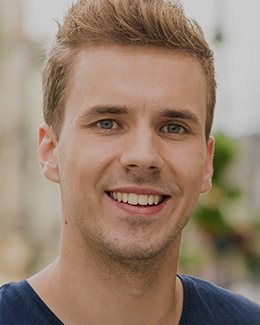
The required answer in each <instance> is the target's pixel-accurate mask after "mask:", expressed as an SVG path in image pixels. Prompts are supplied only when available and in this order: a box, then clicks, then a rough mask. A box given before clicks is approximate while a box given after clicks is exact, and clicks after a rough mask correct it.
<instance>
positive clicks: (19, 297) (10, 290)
mask: <svg viewBox="0 0 260 325" xmlns="http://www.w3.org/2000/svg"><path fill="white" fill-rule="evenodd" d="M23 286H24V282H23V281H22V282H19V283H15V282H11V283H7V284H5V285H3V286H1V287H0V324H9V323H10V322H11V321H15V317H16V316H17V315H18V314H20V310H23V308H24V304H26V296H24V292H23Z"/></svg>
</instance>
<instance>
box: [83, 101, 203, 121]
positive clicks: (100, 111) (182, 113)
mask: <svg viewBox="0 0 260 325" xmlns="http://www.w3.org/2000/svg"><path fill="white" fill-rule="evenodd" d="M133 110H134V111H136V110H138V108H136V107H134V108H133V107H128V106H125V105H120V106H116V105H115V106H113V105H95V106H92V107H90V108H89V109H88V110H87V111H86V112H85V113H84V114H83V116H82V118H83V119H84V117H88V116H91V115H93V116H96V115H106V114H115V115H127V114H129V113H130V111H133ZM158 113H159V116H160V117H162V118H175V119H176V118H177V119H182V120H188V121H191V122H192V123H195V124H199V119H198V117H197V115H196V114H194V113H192V112H190V111H189V110H187V109H183V108H176V109H163V110H161V111H160V110H159V111H158Z"/></svg>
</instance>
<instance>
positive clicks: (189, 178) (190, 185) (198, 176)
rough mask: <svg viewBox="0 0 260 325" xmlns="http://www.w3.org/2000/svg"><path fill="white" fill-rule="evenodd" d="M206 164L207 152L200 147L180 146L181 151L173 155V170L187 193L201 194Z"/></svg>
mask: <svg viewBox="0 0 260 325" xmlns="http://www.w3.org/2000/svg"><path fill="white" fill-rule="evenodd" d="M191 149H192V150H191ZM204 164H205V152H204V150H203V149H202V148H201V147H199V146H191V145H189V144H187V145H184V144H180V146H179V150H176V151H175V152H174V153H173V154H172V155H171V166H172V170H173V172H174V173H175V176H176V178H177V179H178V180H179V183H180V186H181V187H182V188H183V190H185V191H192V192H196V191H198V192H199V190H200V186H201V183H202V179H203V173H204Z"/></svg>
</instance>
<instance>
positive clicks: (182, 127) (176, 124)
mask: <svg viewBox="0 0 260 325" xmlns="http://www.w3.org/2000/svg"><path fill="white" fill-rule="evenodd" d="M172 125H174V127H175V128H176V127H177V128H178V129H179V130H180V129H181V131H179V132H168V131H163V132H165V133H170V134H182V133H186V132H187V128H186V127H184V126H183V125H181V124H178V123H168V124H166V125H164V126H163V127H162V128H161V130H163V129H164V128H167V127H170V126H172Z"/></svg>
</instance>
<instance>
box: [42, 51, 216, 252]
mask: <svg viewBox="0 0 260 325" xmlns="http://www.w3.org/2000/svg"><path fill="white" fill-rule="evenodd" d="M206 93H207V88H206V81H205V77H204V74H203V70H202V68H201V66H200V64H199V62H198V61H197V60H196V59H195V58H194V57H192V56H189V55H187V54H183V53H178V52H173V51H170V50H166V49H159V48H142V47H120V46H103V47H101V46H100V47H93V48H86V49H83V50H81V51H80V52H79V53H78V55H77V56H76V59H75V65H74V70H73V73H72V77H71V80H70V82H69V91H68V93H67V102H66V107H65V119H64V125H63V128H62V131H61V135H60V139H59V141H58V143H57V144H55V146H53V147H52V149H50V150H52V157H54V158H53V159H54V161H57V168H56V169H55V170H56V172H55V173H56V174H55V177H53V175H52V176H50V174H48V168H47V171H45V175H46V176H47V177H49V178H50V179H52V180H55V181H57V182H59V183H60V187H61V195H62V208H63V219H64V222H65V221H66V224H67V226H66V227H67V229H66V230H65V231H68V229H71V233H74V236H78V237H80V238H84V241H85V242H87V243H88V244H89V245H92V246H94V247H96V248H98V249H101V250H103V251H104V252H106V254H110V255H113V256H116V257H117V258H149V257H151V256H155V255H156V254H158V253H160V252H161V251H163V250H164V249H165V248H166V247H169V246H170V245H171V244H172V243H174V240H175V239H176V238H180V235H181V231H182V229H183V227H184V225H185V224H186V222H187V221H188V219H189V217H190V215H191V213H192V211H193V209H194V207H195V205H196V203H197V200H198V197H199V195H200V193H202V192H205V191H208V190H209V188H210V178H211V174H212V155H213V140H212V139H210V140H209V141H208V142H207V141H206V139H205V121H206ZM46 136H48V132H47V135H46ZM52 173H53V171H52ZM66 227H64V228H66ZM72 229H73V231H72ZM70 238H71V237H70Z"/></svg>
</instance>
